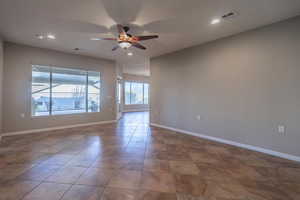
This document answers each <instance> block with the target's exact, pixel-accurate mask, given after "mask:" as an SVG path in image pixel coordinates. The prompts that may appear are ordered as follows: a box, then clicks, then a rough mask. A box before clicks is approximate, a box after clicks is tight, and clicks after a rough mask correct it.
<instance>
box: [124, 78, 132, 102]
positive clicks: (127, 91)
mask: <svg viewBox="0 0 300 200" xmlns="http://www.w3.org/2000/svg"><path fill="white" fill-rule="evenodd" d="M130 93H131V83H130V82H125V104H127V105H128V104H130V96H131V95H130Z"/></svg>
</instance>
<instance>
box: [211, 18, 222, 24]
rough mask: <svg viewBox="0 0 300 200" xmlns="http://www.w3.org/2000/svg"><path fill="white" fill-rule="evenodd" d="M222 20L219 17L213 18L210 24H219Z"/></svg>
mask: <svg viewBox="0 0 300 200" xmlns="http://www.w3.org/2000/svg"><path fill="white" fill-rule="evenodd" d="M220 22H221V20H220V19H219V18H217V19H213V20H212V21H211V22H210V24H212V25H214V24H218V23H220Z"/></svg>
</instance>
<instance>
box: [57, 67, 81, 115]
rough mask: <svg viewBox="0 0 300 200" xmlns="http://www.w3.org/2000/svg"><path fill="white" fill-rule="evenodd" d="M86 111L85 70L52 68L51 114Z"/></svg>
mask: <svg viewBox="0 0 300 200" xmlns="http://www.w3.org/2000/svg"><path fill="white" fill-rule="evenodd" d="M81 112H86V72H85V71H81V70H73V69H65V68H52V114H53V115H58V114H71V113H81Z"/></svg>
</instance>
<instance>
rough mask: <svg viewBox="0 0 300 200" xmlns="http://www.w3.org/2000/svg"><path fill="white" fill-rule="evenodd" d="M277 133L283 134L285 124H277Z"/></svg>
mask: <svg viewBox="0 0 300 200" xmlns="http://www.w3.org/2000/svg"><path fill="white" fill-rule="evenodd" d="M278 133H279V134H280V135H284V134H285V126H283V125H279V126H278Z"/></svg>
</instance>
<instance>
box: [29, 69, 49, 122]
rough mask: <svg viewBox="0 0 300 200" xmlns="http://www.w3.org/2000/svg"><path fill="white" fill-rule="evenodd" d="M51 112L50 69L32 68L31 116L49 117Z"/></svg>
mask: <svg viewBox="0 0 300 200" xmlns="http://www.w3.org/2000/svg"><path fill="white" fill-rule="evenodd" d="M49 110H50V68H49V67H45V66H37V65H33V66H32V84H31V114H32V116H45V115H49Z"/></svg>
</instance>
